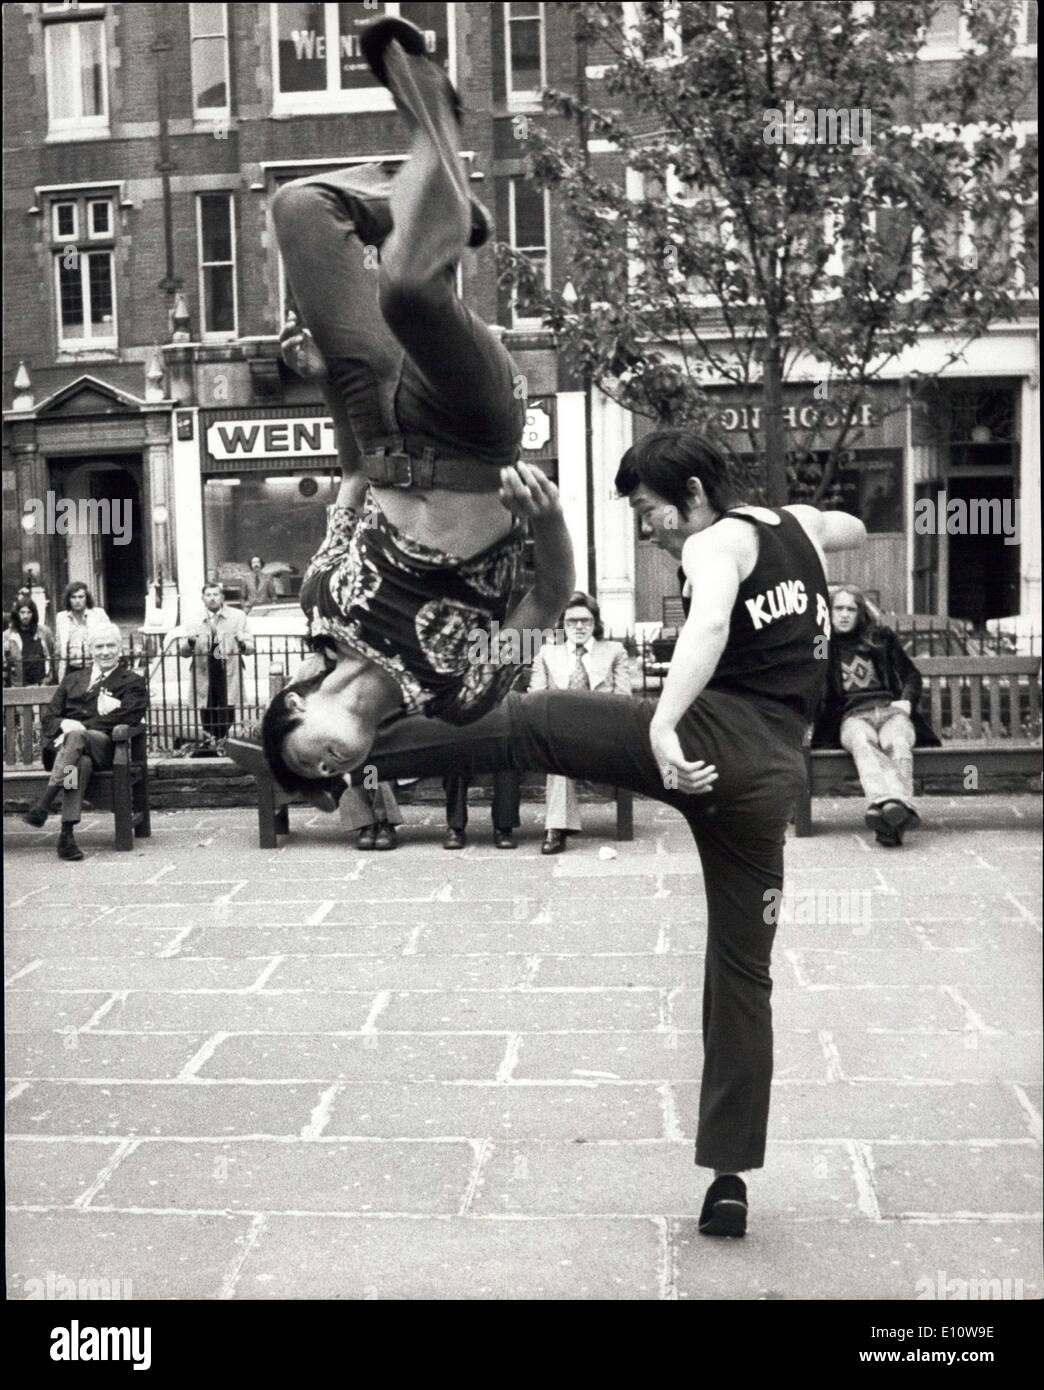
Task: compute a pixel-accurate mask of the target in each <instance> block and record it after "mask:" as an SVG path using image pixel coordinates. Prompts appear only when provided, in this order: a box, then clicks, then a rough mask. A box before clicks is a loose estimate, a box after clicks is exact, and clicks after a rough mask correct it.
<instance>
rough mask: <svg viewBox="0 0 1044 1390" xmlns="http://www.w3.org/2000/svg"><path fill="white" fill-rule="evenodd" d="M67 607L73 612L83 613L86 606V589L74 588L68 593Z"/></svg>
mask: <svg viewBox="0 0 1044 1390" xmlns="http://www.w3.org/2000/svg"><path fill="white" fill-rule="evenodd" d="M69 608H70V609H71V611H72V612H73V613H83V612H84V611H85V610H86V608H87V590H86V589H74V590H73V591H72V593H71V594H70V595H69Z"/></svg>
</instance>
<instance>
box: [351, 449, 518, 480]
mask: <svg viewBox="0 0 1044 1390" xmlns="http://www.w3.org/2000/svg"><path fill="white" fill-rule="evenodd" d="M395 445H397V447H394V446H393V447H391V448H389V447H388V446H387V445H381V446H380V447H379V448H377V449H374V450H373V451H372V452H371V453H368V454H363V456H362V466H363V472H364V473H365V474H366V476H367V477H368V478H369V480H370V482H371V483H375V484H376V485H377V486H378V487H401V488H429V489H430V488H444V489H446V490H447V491H449V492H497V491H499V489H500V469H499V468H496V467H494V466H493V464H489V463H479V462H478V460H477V459H461V458H443V457H441V456H440V455H439V453H438V451H437V450H435V449H433V448H432V447H431V446H430V445H425V446H423V447H422V448H420V449H419V450H418V451H416V452H412V453H411V452H410V451H409V450H407V449H406V448H405V447H404V443H403V441H402V440H401V439H400V440H396V441H395Z"/></svg>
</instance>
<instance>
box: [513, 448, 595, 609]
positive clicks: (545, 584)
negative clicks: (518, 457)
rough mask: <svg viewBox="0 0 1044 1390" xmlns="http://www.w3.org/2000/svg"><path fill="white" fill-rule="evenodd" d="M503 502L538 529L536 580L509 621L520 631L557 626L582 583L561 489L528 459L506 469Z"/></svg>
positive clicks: (534, 564) (536, 533) (536, 530)
mask: <svg viewBox="0 0 1044 1390" xmlns="http://www.w3.org/2000/svg"><path fill="white" fill-rule="evenodd" d="M500 482H501V488H500V500H501V502H503V504H504V506H505V507H506V508H507V509H508V511H509V512H512V513H513V514H514V515H515V516H517V517H519V518H521V519H523V520H528V521H529V522H530V524H531V526H532V528H533V568H534V570H535V571H536V579H535V582H534V584H533V587H532V588H531V589H530V590H529V592H528V593H527V594H526V595H525V597H524V598H523V599H522V601H521V602H520V603H519V605H518V607H517V608H516V609H515V611H514V612H513V613H509V614H508V617H507V619H506V621H505V623H504V628H505V630H506V629H508V628H513V629H514V630H515V631H517V632H518V633H519V634H521V633H522V631H523V630H524V629H526V628H533V629H538V630H541V629H543V628H547V627H554V626H555V624H556V623H557V622H558V619H559V618H560V617H561V615H562V610H563V608H564V607H565V605H566V601H567V600H568V598H569V595H570V594H571V593H572V592H573V590H574V588H575V586H576V570H575V567H574V564H573V542H572V540H571V539H570V536H569V531H568V528H567V527H566V523H565V516H564V515H563V513H562V502H561V499H560V498H559V496H558V489H557V488H556V487H555V485H554V483H553V482H552V481H551V479H550V478H548V477H547V475H546V474H545V473H542V472H541V471H540V469H539V468H530V466H529V465H528V464H526V463H519V464H515V465H513V466H512V467H511V468H502V469H501V470H500Z"/></svg>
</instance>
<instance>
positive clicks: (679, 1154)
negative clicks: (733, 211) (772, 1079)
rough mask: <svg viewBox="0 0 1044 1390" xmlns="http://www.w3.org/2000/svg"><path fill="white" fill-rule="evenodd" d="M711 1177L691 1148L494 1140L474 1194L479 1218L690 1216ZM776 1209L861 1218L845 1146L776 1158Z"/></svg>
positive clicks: (662, 1144)
mask: <svg viewBox="0 0 1044 1390" xmlns="http://www.w3.org/2000/svg"><path fill="white" fill-rule="evenodd" d="M709 1178H710V1174H709V1173H707V1172H706V1170H704V1169H696V1168H695V1166H694V1164H693V1150H692V1145H691V1144H689V1143H670V1142H666V1141H655V1142H652V1143H629V1142H616V1141H606V1142H603V1143H593V1144H561V1143H512V1144H507V1143H497V1144H495V1145H494V1148H493V1152H492V1155H491V1156H490V1158H489V1160H488V1162H487V1163H486V1164H485V1165H484V1167H483V1169H482V1172H481V1175H480V1177H479V1181H478V1185H477V1187H476V1190H475V1198H474V1201H473V1203H472V1210H473V1211H474V1212H475V1214H476V1215H479V1216H481V1215H486V1214H489V1215H492V1214H493V1213H501V1214H503V1213H514V1212H534V1211H539V1212H541V1213H542V1214H543V1213H553V1214H559V1213H561V1214H573V1213H577V1214H579V1213H584V1212H586V1213H591V1214H598V1215H611V1214H615V1213H619V1214H621V1215H628V1216H632V1215H642V1214H646V1213H649V1214H653V1213H655V1214H659V1215H665V1216H692V1215H696V1214H698V1212H699V1205H700V1203H701V1202H702V1199H703V1191H704V1189H705V1188H706V1186H707V1183H708V1181H709ZM772 1196H773V1203H772V1206H771V1208H769V1207H768V1206H766V1208H765V1209H766V1211H768V1210H773V1211H779V1212H782V1213H785V1214H787V1215H789V1216H805V1215H815V1216H819V1217H827V1216H833V1217H858V1216H859V1215H860V1207H859V1189H858V1187H857V1185H856V1182H855V1179H854V1177H853V1174H852V1171H851V1167H850V1164H849V1159H848V1154H847V1152H846V1151H845V1149H844V1148H842V1147H841V1146H837V1145H835V1146H833V1147H824V1148H823V1149H821V1150H816V1151H815V1152H812V1151H811V1150H800V1149H797V1148H794V1149H792V1150H790V1151H789V1152H782V1151H780V1152H778V1153H777V1154H775V1155H774V1164H773V1189H772Z"/></svg>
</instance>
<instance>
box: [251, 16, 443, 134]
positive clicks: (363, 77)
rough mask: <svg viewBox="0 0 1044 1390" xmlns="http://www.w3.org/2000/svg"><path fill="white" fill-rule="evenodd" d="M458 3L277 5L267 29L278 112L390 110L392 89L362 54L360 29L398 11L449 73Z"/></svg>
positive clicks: (297, 113) (283, 113)
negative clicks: (414, 26) (389, 89)
mask: <svg viewBox="0 0 1044 1390" xmlns="http://www.w3.org/2000/svg"><path fill="white" fill-rule="evenodd" d="M456 8H457V6H456V5H452V4H413V3H407V0H402V3H399V4H394V3H387V4H383V5H381V4H378V5H377V6H374V5H372V4H365V3H364V4H314V3H312V4H309V3H304V4H281V3H280V4H276V3H272V4H270V6H269V12H270V17H271V30H272V72H273V82H272V86H273V92H274V107H275V111H276V113H277V114H279V115H304V114H308V113H309V112H313V111H390V110H391V109H392V106H393V102H392V98H391V93H390V92H389V91H388V90H387V88H385V87H383V86H382V85H381V84H380V83H379V82H378V81H377V79H376V78H375V77H374V76H373V74H372V73H371V71H370V69H369V66H368V65H367V63H366V60H365V59H364V58H363V56H362V51H361V48H360V44H359V40H360V34H361V31H362V29H363V28H364V26H365V25H367V24H368V23H370V22H371V21H372V20H373V19H374V17H375V15H377V14H381V13H384V14H393V15H401V17H402V18H403V19H408V20H410V21H411V22H412V23H414V24H416V25H417V27H418V28H419V29H421V30H423V32H424V35H425V40H426V44H427V49H428V54H429V56H430V57H431V58H433V59H434V60H435V61H436V62H438V63H440V64H442V65H445V66H447V67H448V71H449V75H450V78H451V79H452V78H453V76H454V57H453V49H454V42H453V40H454V33H455V14H454V12H455V11H456Z"/></svg>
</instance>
